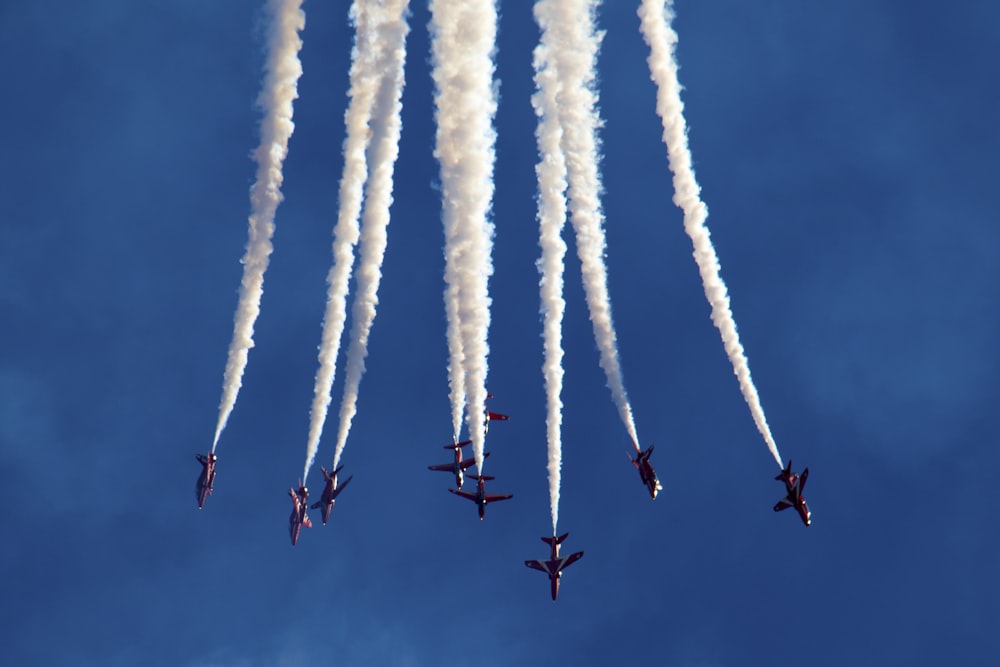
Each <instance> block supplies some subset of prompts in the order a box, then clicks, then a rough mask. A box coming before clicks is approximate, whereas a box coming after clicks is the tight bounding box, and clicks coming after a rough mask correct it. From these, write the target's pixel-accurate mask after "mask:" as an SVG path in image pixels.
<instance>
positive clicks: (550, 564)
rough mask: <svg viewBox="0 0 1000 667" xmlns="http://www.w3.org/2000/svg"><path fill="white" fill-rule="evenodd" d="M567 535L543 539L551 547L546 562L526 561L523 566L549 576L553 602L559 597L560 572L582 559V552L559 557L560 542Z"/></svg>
mask: <svg viewBox="0 0 1000 667" xmlns="http://www.w3.org/2000/svg"><path fill="white" fill-rule="evenodd" d="M568 535H569V533H563V534H562V535H560V536H559V537H556V536H555V535H553V536H552V537H543V538H542V542H545V543H546V544H548V545H549V546H550V547H552V553H551V554H550V556H549V559H548V560H526V561H524V564H525V565H527V566H528V567H530V568H531V569H533V570H538V571H539V572H544V573H545V574H547V575H549V581H550V582H551V583H552V599H553V600H555V599H556V596H558V595H559V579H560V578H561V577H562V571H563V570H565V569H566V568H567V567H569V566H570V565H572V564H573V563H575V562H576V561H578V560H580V559H581V558H583V552H582V551H577V552H576V553H574V554H570V555H569V556H562V557H560V556H559V545H560V544H562V541H563V540H565V539H566V537H567V536H568Z"/></svg>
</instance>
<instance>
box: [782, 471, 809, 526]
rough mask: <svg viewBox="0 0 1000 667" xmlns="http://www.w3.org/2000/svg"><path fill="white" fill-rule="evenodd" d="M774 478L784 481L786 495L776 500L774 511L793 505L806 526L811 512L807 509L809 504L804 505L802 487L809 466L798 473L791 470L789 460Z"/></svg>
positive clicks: (807, 476)
mask: <svg viewBox="0 0 1000 667" xmlns="http://www.w3.org/2000/svg"><path fill="white" fill-rule="evenodd" d="M775 479H776V480H780V481H782V482H784V483H785V492H786V493H787V495H786V496H785V497H784V498H782V499H781V500H779V501H778V503H777V504H776V505H775V506H774V511H775V512H780V511H781V510H785V509H788V508H789V507H794V508H795V511H796V512H798V513H799V518H801V519H802V523H804V524H805V525H806V526H807V527H808V526H809V525H810V524H811V523H812V512H810V511H809V506H808V505H806V499H805V498H803V497H802V489H804V488H806V480H807V479H809V468H805V469H803V470H802V474H801V475H799V474H798V473H794V472H792V462H791V461H790V460H789V461H788V465H787V466H785V467H784V468H782V469H781V472H780V473H778V476H777V477H775Z"/></svg>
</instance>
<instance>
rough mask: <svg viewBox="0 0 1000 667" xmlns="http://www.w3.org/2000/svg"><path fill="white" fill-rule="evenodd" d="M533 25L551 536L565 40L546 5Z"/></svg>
mask: <svg viewBox="0 0 1000 667" xmlns="http://www.w3.org/2000/svg"><path fill="white" fill-rule="evenodd" d="M535 21H536V22H537V23H538V26H539V27H540V28H541V30H542V37H541V42H540V43H539V45H538V46H537V47H536V48H535V53H534V68H535V87H536V89H537V90H536V92H535V94H534V95H532V97H531V103H532V105H533V106H534V108H535V115H537V116H538V128H537V129H536V130H535V138H536V140H537V142H538V152H539V154H540V155H541V161H540V162H539V163H538V165H536V167H535V173H536V174H537V176H538V227H539V245H540V246H541V248H542V257H541V259H539V260H538V270H539V272H540V273H541V283H540V288H541V310H542V315H543V318H544V320H543V339H544V348H545V360H544V363H543V365H542V375H543V376H544V378H545V393H546V404H547V415H546V441H547V443H548V471H549V505H550V507H551V511H552V534H553V535H556V534H557V533H558V530H557V529H556V526H557V524H558V523H559V489H560V484H561V475H562V473H561V468H562V398H561V396H562V385H563V366H562V361H563V348H562V321H563V314H564V313H565V311H566V300H565V299H564V298H563V272H564V268H565V264H564V261H563V259H564V257H565V256H566V243H565V241H563V239H562V230H563V227H564V226H565V224H566V194H565V193H566V187H567V184H566V158H565V156H564V155H563V151H562V146H561V142H562V127H561V125H560V123H559V92H560V89H559V74H558V72H557V71H556V68H557V66H558V65H557V60H558V56H557V55H556V54H555V53H553V51H554V50H555V49H556V48H558V46H560V44H559V42H560V41H561V40H562V39H565V35H564V34H563V33H564V32H565V27H564V23H563V22H562V17H561V16H560V15H559V13H558V12H557V4H556V3H555V2H552V0H541V2H538V3H537V4H536V5H535Z"/></svg>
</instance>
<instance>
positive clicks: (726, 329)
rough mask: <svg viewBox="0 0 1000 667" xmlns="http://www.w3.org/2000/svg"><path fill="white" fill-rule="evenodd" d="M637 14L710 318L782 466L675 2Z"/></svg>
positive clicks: (660, 1) (648, 5) (647, 0)
mask: <svg viewBox="0 0 1000 667" xmlns="http://www.w3.org/2000/svg"><path fill="white" fill-rule="evenodd" d="M639 19H640V21H641V30H642V35H643V38H644V39H645V40H646V43H647V44H648V45H649V49H650V55H649V71H650V75H651V77H652V79H653V81H654V82H655V83H656V87H657V93H656V112H657V113H658V114H659V115H660V118H661V120H662V121H663V143H665V144H666V146H667V156H668V160H669V163H670V171H672V172H673V174H674V203H675V204H676V205H677V206H678V207H679V208H680V209H681V210H682V211H683V212H684V231H685V232H687V234H688V236H690V237H691V242H692V244H693V245H694V260H695V262H696V263H697V264H698V271H699V272H700V273H701V281H702V283H703V284H704V286H705V297H706V298H707V299H708V302H709V304H710V305H711V306H712V322H713V323H714V324H715V326H716V328H718V330H719V333H720V334H721V335H722V342H723V344H724V346H725V348H726V354H727V355H728V356H729V360H730V362H732V364H733V373H735V375H736V377H737V379H738V380H739V383H740V391H741V392H742V394H743V399H744V400H745V401H746V402H747V405H748V406H750V413H751V414H752V415H753V421H754V423H755V424H756V425H757V430H758V431H760V434H761V435H762V436H763V437H764V441H765V442H766V443H767V448H768V449H770V450H771V455H772V456H774V460H775V461H777V462H778V466H779V467H783V466H782V463H781V455H780V454H778V446H777V445H776V444H775V442H774V437H773V436H772V435H771V429H770V428H769V427H768V425H767V419H766V418H765V416H764V409H763V408H762V407H761V405H760V397H759V396H758V395H757V388H756V387H755V386H754V384H753V380H752V379H751V377H750V365H749V362H748V361H747V357H746V354H745V353H744V352H743V345H741V344H740V337H739V334H738V333H737V331H736V321H735V320H734V319H733V313H732V310H731V309H730V307H729V294H728V292H727V291H726V284H725V283H724V282H722V277H721V275H720V274H719V258H718V256H717V255H716V254H715V248H713V247H712V241H711V240H710V238H709V232H708V227H706V226H705V220H706V218H708V207H706V206H705V203H704V202H702V201H701V198H700V194H701V187H700V186H699V185H698V182H697V181H696V180H695V177H694V170H693V169H692V167H691V150H690V148H689V147H688V141H687V124H686V122H685V120H684V113H683V112H684V104H683V103H682V102H681V86H680V83H679V82H678V80H677V61H676V59H675V57H674V53H675V50H676V47H677V33H676V32H675V31H674V30H673V28H672V27H671V24H672V22H673V19H674V8H673V2H672V1H671V0H643V2H642V6H641V7H640V8H639Z"/></svg>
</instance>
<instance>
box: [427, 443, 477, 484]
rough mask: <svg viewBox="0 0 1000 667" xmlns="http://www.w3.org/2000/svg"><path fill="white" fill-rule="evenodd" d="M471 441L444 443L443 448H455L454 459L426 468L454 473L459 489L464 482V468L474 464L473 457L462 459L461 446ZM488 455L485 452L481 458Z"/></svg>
mask: <svg viewBox="0 0 1000 667" xmlns="http://www.w3.org/2000/svg"><path fill="white" fill-rule="evenodd" d="M471 443H472V441H471V440H466V441H464V442H456V443H455V444H453V445H445V446H444V448H445V449H454V450H455V460H454V461H452V462H451V463H440V464H438V465H433V466H427V469H428V470H441V471H443V472H450V473H454V475H455V484H457V485H458V488H460V489H461V488H462V485H463V484H465V474H464V471H465V470H466V469H468V468H469V466H471V465H472V464H474V463H475V462H476V459H475V457H472V458H468V459H465V460H464V461H463V460H462V447H465V446H466V445H468V444H471ZM489 455H490V453H489V452H486V453H485V454H483V458H484V459H485V458H486V457H487V456H489Z"/></svg>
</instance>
